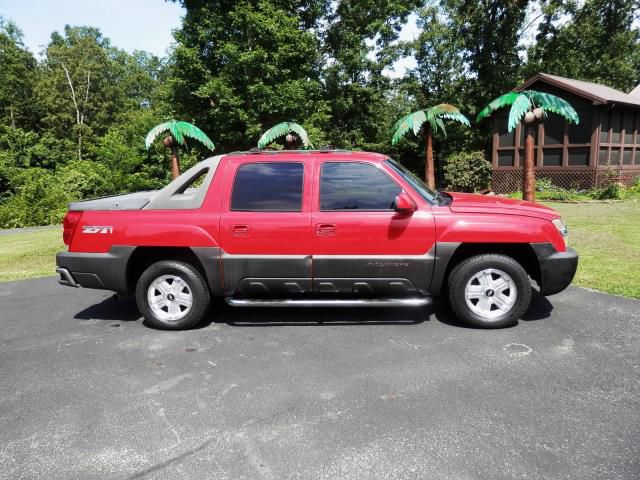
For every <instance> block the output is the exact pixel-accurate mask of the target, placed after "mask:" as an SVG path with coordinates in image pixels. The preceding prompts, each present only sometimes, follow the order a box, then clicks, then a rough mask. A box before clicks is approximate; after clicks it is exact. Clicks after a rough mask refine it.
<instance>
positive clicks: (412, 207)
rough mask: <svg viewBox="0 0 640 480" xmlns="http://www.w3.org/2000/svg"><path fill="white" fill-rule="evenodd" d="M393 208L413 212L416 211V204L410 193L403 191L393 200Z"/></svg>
mask: <svg viewBox="0 0 640 480" xmlns="http://www.w3.org/2000/svg"><path fill="white" fill-rule="evenodd" d="M393 209H394V210H395V211H396V212H398V213H405V214H412V213H413V212H415V211H416V204H415V203H414V202H413V200H411V197H410V196H409V195H407V194H406V193H405V192H401V193H400V194H399V195H398V196H396V199H395V201H394V202H393Z"/></svg>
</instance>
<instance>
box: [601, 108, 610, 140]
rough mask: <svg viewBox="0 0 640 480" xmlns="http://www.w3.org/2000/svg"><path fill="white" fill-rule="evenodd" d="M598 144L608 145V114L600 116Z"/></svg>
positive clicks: (604, 113)
mask: <svg viewBox="0 0 640 480" xmlns="http://www.w3.org/2000/svg"><path fill="white" fill-rule="evenodd" d="M600 143H609V112H602V113H601V114H600Z"/></svg>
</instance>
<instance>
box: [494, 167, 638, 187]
mask: <svg viewBox="0 0 640 480" xmlns="http://www.w3.org/2000/svg"><path fill="white" fill-rule="evenodd" d="M637 177H640V167H639V168H637V169H636V168H632V169H631V168H629V169H614V170H612V171H611V173H607V171H606V170H603V169H599V170H598V171H597V173H596V170H587V169H584V168H581V169H571V168H563V169H555V170H544V169H539V170H536V179H539V178H547V179H549V180H551V182H552V183H553V184H554V185H557V186H558V187H562V188H576V189H590V188H596V187H602V186H604V185H605V184H607V183H609V182H611V181H616V182H620V183H623V184H625V185H627V186H629V185H632V184H633V182H634V181H635V179H636V178H637ZM491 183H492V188H493V191H494V192H496V193H511V192H516V191H520V190H522V170H521V169H513V170H503V169H496V170H494V171H493V178H492V182H491Z"/></svg>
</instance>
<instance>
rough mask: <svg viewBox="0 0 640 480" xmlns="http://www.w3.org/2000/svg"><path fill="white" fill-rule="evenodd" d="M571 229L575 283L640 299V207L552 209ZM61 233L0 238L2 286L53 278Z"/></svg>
mask: <svg viewBox="0 0 640 480" xmlns="http://www.w3.org/2000/svg"><path fill="white" fill-rule="evenodd" d="M547 205H549V206H550V207H552V208H554V209H556V210H557V211H558V212H560V214H561V215H562V216H563V218H564V219H565V221H566V222H567V224H568V225H569V244H570V245H571V246H572V247H574V248H575V249H576V250H578V253H579V254H580V265H579V267H578V273H577V275H576V279H575V281H574V283H575V284H576V285H579V286H583V287H589V288H594V289H596V290H602V291H603V292H608V293H614V294H617V295H625V296H628V297H635V298H640V202H635V201H627V202H615V203H547ZM64 248H65V247H64V245H63V243H62V231H61V229H58V228H56V229H50V230H39V231H31V232H26V233H17V234H12V235H0V281H7V280H16V279H21V278H32V277H41V276H45V275H53V274H54V269H55V254H56V252H59V251H61V250H63V249H64Z"/></svg>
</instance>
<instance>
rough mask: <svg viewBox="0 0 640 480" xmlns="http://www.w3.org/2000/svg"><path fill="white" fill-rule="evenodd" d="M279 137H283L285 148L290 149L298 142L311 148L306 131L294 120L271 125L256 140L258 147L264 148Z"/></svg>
mask: <svg viewBox="0 0 640 480" xmlns="http://www.w3.org/2000/svg"><path fill="white" fill-rule="evenodd" d="M280 137H285V149H287V150H292V149H293V148H294V147H295V146H296V144H297V143H300V142H301V143H302V145H303V146H304V147H311V148H313V144H312V143H311V141H310V140H309V135H308V134H307V131H306V130H305V129H304V128H302V127H301V126H300V125H298V124H297V123H295V122H282V123H279V124H277V125H274V126H273V127H271V128H270V129H269V130H267V131H266V132H264V134H263V135H262V136H261V137H260V140H258V147H259V148H264V147H266V146H267V145H269V144H270V143H273V142H274V141H275V140H277V139H278V138H280Z"/></svg>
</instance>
